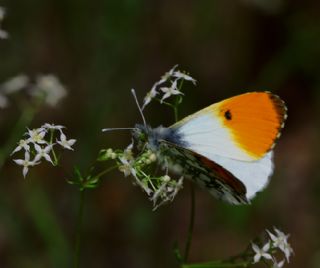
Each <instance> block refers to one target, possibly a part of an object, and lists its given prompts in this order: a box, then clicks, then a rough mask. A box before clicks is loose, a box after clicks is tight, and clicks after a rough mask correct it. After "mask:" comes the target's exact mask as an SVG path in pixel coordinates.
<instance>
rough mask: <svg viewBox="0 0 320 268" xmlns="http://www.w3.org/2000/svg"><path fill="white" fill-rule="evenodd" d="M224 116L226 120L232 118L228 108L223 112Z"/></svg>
mask: <svg viewBox="0 0 320 268" xmlns="http://www.w3.org/2000/svg"><path fill="white" fill-rule="evenodd" d="M224 117H225V119H227V120H231V119H232V114H231V112H230V110H227V111H225V112H224Z"/></svg>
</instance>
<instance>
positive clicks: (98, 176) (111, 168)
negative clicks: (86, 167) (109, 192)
mask: <svg viewBox="0 0 320 268" xmlns="http://www.w3.org/2000/svg"><path fill="white" fill-rule="evenodd" d="M117 167H118V166H112V167H108V168H106V169H105V170H103V171H101V172H100V173H98V174H97V175H96V176H95V177H97V178H99V179H100V178H101V177H102V176H103V175H105V174H106V173H108V172H110V171H112V170H114V169H116V168H117Z"/></svg>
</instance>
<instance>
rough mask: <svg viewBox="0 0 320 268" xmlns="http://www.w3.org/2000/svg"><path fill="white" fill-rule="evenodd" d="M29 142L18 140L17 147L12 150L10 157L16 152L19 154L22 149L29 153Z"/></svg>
mask: <svg viewBox="0 0 320 268" xmlns="http://www.w3.org/2000/svg"><path fill="white" fill-rule="evenodd" d="M29 142H30V140H29V139H28V140H20V141H19V143H18V146H17V147H16V148H15V149H14V150H13V152H12V153H11V155H13V154H14V153H16V152H19V151H20V150H21V149H22V148H23V149H24V150H25V151H28V152H29V151H30V145H29Z"/></svg>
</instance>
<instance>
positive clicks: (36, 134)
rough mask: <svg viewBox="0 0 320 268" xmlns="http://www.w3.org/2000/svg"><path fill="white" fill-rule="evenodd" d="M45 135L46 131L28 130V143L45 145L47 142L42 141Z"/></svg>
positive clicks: (39, 129)
mask: <svg viewBox="0 0 320 268" xmlns="http://www.w3.org/2000/svg"><path fill="white" fill-rule="evenodd" d="M45 135H46V130H45V129H44V128H36V129H32V130H31V129H28V133H27V136H29V138H28V141H30V142H32V143H38V144H46V143H47V142H46V141H45V140H44V139H43V138H44V136H45Z"/></svg>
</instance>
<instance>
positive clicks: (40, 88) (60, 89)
mask: <svg viewBox="0 0 320 268" xmlns="http://www.w3.org/2000/svg"><path fill="white" fill-rule="evenodd" d="M32 94H33V95H36V96H42V95H43V94H44V95H45V102H46V103H48V104H49V105H50V106H56V105H57V104H58V102H59V101H60V100H61V99H62V98H64V97H65V96H66V95H67V91H66V89H65V87H64V86H63V85H62V83H61V82H60V81H59V79H58V78H57V77H56V76H54V75H52V74H49V75H40V76H38V77H37V80H36V84H35V85H34V87H33V89H32Z"/></svg>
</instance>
